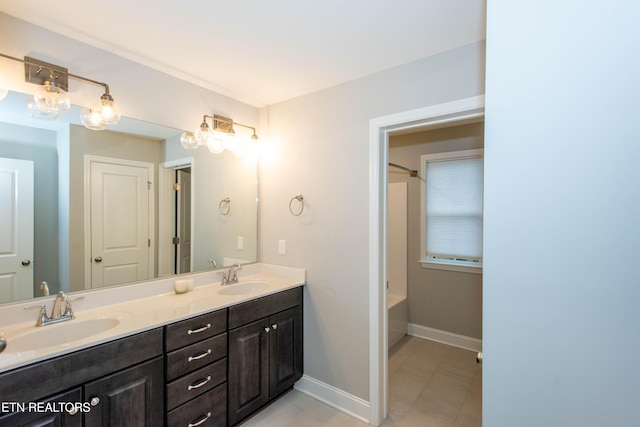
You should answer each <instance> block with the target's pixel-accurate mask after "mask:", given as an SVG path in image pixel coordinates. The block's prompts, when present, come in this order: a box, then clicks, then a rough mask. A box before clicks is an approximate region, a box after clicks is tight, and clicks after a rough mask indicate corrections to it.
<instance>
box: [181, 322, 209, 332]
mask: <svg viewBox="0 0 640 427" xmlns="http://www.w3.org/2000/svg"><path fill="white" fill-rule="evenodd" d="M210 328H211V323H207V326H203V327H201V328H198V329H189V331H188V332H187V333H188V334H189V335H191V334H199V333H200V332H204V331H206V330H207V329H210Z"/></svg>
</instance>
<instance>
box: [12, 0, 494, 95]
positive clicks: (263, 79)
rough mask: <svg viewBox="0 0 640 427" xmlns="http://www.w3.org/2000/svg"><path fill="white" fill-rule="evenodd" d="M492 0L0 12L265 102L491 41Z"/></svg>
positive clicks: (32, 0) (97, 5)
mask: <svg viewBox="0 0 640 427" xmlns="http://www.w3.org/2000/svg"><path fill="white" fill-rule="evenodd" d="M485 3H486V1H485V0H323V1H315V2H314V1H311V0H236V1H227V2H222V1H219V0H187V1H182V2H179V1H176V0H154V1H131V0H110V1H108V2H107V1H77V0H56V1H51V0H28V1H2V2H0V11H2V12H3V13H6V14H8V15H12V16H15V17H17V18H19V19H22V20H25V21H28V22H30V23H32V24H35V25H38V26H41V27H44V28H46V29H49V30H52V31H54V32H57V33H60V34H63V35H65V36H68V37H70V38H73V39H76V40H79V41H82V42H84V43H87V44H89V45H92V46H95V47H97V48H101V49H104V50H106V51H109V52H111V53H114V54H117V55H120V56H122V57H125V58H128V59H130V60H133V61H136V62H138V63H141V64H143V65H146V66H148V67H151V68H155V69H158V70H160V71H163V72H165V73H167V74H170V75H172V76H174V77H177V78H180V79H182V80H186V81H189V82H191V83H194V84H197V85H199V86H202V87H205V88H207V89H210V90H213V91H216V92H218V93H221V94H223V95H227V96H230V97H233V98H235V99H238V100H240V101H243V102H246V103H248V104H251V105H254V106H256V107H262V106H265V105H272V104H275V103H278V102H280V101H284V100H286V99H290V98H294V97H297V96H301V95H304V94H307V93H311V92H314V91H317V90H320V89H324V88H327V87H331V86H335V85H338V84H341V83H344V82H347V81H350V80H354V79H357V78H360V77H364V76H366V75H369V74H373V73H376V72H379V71H382V70H386V69H389V68H392V67H395V66H398V65H402V64H406V63H409V62H413V61H416V60H418V59H421V58H424V57H427V56H430V55H434V54H436V53H439V52H444V51H446V50H449V49H453V48H456V47H459V46H463V45H466V44H469V43H473V42H476V41H479V40H483V39H484V36H485V6H486V4H485Z"/></svg>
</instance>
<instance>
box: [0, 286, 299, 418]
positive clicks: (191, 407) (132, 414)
mask: <svg viewBox="0 0 640 427" xmlns="http://www.w3.org/2000/svg"><path fill="white" fill-rule="evenodd" d="M301 376H302V288H301V287H298V288H294V289H289V290H286V291H282V292H279V293H277V294H273V295H269V296H266V297H262V298H258V299H255V300H251V301H247V302H244V303H241V304H238V305H235V306H231V307H229V308H228V309H227V308H224V309H221V310H217V311H213V312H211V313H207V314H204V315H200V316H196V317H192V318H190V319H186V320H183V321H179V322H176V323H173V324H170V325H167V326H165V327H163V328H157V329H153V330H150V331H147V332H143V333H140V334H136V335H132V336H129V337H126V338H122V339H118V340H114V341H111V342H107V343H105V344H100V345H96V346H94V347H90V348H87V349H84V350H79V351H76V352H74V353H70V354H67V355H63V356H59V357H55V358H52V359H49V360H46V361H43V362H37V363H34V364H32V365H28V366H25V367H22V368H17V369H14V370H11V371H8V372H4V373H1V374H0V402H19V403H25V404H26V403H29V402H36V403H39V404H44V403H47V402H51V403H56V402H58V403H63V402H67V403H77V404H81V405H84V406H83V408H82V409H81V410H78V411H75V413H73V412H74V411H71V412H72V413H69V412H66V411H49V412H34V411H31V412H25V411H19V410H17V409H10V410H13V411H14V412H12V413H2V412H0V427H4V426H10V427H16V426H36V425H37V426H52V427H53V426H56V427H79V426H88V427H99V426H125V427H128V426H149V427H157V426H163V425H166V426H168V427H172V426H189V425H191V426H199V427H226V426H228V425H235V424H237V423H238V422H240V421H241V420H243V419H244V418H246V417H247V416H249V415H251V414H252V413H254V412H256V411H257V410H258V409H260V408H261V407H262V406H264V405H265V404H267V403H268V402H269V401H271V400H272V399H274V398H275V397H277V396H278V395H280V394H281V393H283V392H284V391H286V390H288V389H289V388H291V387H292V386H293V384H294V383H295V381H297V380H298V379H299V378H300V377H301Z"/></svg>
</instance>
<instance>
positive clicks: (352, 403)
mask: <svg viewBox="0 0 640 427" xmlns="http://www.w3.org/2000/svg"><path fill="white" fill-rule="evenodd" d="M294 388H295V389H296V390H298V391H300V392H302V393H304V394H307V395H309V396H311V397H313V398H314V399H317V400H319V401H321V402H323V403H326V404H327V405H329V406H332V407H334V408H336V409H338V410H339V411H342V412H344V413H346V414H349V415H351V416H352V417H355V418H357V419H359V420H360V421H363V422H365V423H369V415H370V409H369V402H367V401H366V400H363V399H360V398H359V397H357V396H354V395H352V394H349V393H347V392H345V391H342V390H340V389H339V388H336V387H334V386H332V385H329V384H326V383H323V382H322V381H318V380H317V379H315V378H312V377H310V376H308V375H303V376H302V378H300V379H299V380H298V382H296V385H295V386H294Z"/></svg>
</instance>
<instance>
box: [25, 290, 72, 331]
mask: <svg viewBox="0 0 640 427" xmlns="http://www.w3.org/2000/svg"><path fill="white" fill-rule="evenodd" d="M79 298H82V297H78V298H74V299H79ZM63 304H64V311H63V310H62V305H63ZM32 307H40V312H39V313H38V319H37V320H36V326H46V325H50V324H52V323H58V322H64V321H66V320H72V319H75V318H76V316H75V315H74V314H73V309H72V308H71V299H70V298H69V296H68V295H67V294H65V293H64V292H62V291H61V292H60V293H58V295H56V299H55V300H54V301H53V309H52V310H51V316H48V315H47V306H46V305H44V304H42V305H29V306H26V307H24V308H25V309H27V308H32Z"/></svg>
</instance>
